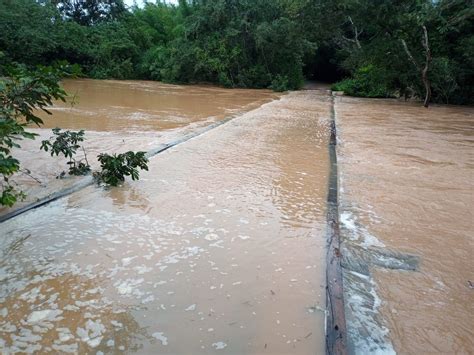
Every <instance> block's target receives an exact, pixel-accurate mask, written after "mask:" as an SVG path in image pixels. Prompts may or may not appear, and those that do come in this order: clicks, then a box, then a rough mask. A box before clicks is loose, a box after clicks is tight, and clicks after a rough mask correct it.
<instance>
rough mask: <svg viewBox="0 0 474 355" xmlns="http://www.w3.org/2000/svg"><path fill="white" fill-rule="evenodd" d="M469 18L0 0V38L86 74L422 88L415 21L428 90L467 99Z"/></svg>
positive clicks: (341, 9)
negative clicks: (319, 81)
mask: <svg viewBox="0 0 474 355" xmlns="http://www.w3.org/2000/svg"><path fill="white" fill-rule="evenodd" d="M473 18H474V6H472V2H471V1H466V0H438V1H431V0H400V1H393V0H377V1H375V0H180V1H179V4H178V5H170V4H165V3H164V2H161V1H156V2H155V3H152V2H147V3H146V4H145V5H144V6H143V7H142V8H139V7H136V6H134V7H132V8H128V9H127V8H126V7H125V6H124V4H123V2H122V1H121V0H107V1H106V0H101V1H99V0H64V1H58V0H36V1H35V0H0V50H3V51H4V52H5V54H6V55H7V56H8V59H10V60H12V61H17V62H21V63H24V64H27V65H36V64H43V65H48V64H50V63H51V62H52V61H53V60H67V61H69V62H70V63H77V64H79V65H81V67H82V69H83V72H84V73H85V74H86V75H87V76H90V77H93V78H116V79H131V78H140V79H152V80H162V81H167V82H178V83H179V82H181V83H193V82H212V83H217V84H219V85H223V86H227V87H255V88H272V89H274V90H278V91H283V90H287V89H296V88H299V87H300V86H301V85H302V83H303V82H304V79H305V76H306V77H307V78H316V79H325V80H329V81H335V80H339V79H343V78H347V80H344V81H343V82H341V83H339V84H338V85H336V86H335V88H337V89H343V90H344V91H346V92H347V93H349V94H351V95H358V96H369V97H386V96H388V97H390V96H404V95H405V96H412V95H415V96H418V97H423V95H424V90H425V88H424V86H423V82H422V80H421V76H420V68H419V67H422V66H423V65H424V62H425V52H426V51H425V49H424V47H423V46H422V44H421V41H422V39H423V31H422V26H425V27H426V28H427V33H428V37H429V43H430V51H431V55H432V60H430V61H429V69H428V77H429V80H430V82H431V88H432V91H433V100H434V101H437V102H445V103H446V102H449V103H472V102H473V100H474V99H473V97H474V84H473V83H474V62H473V60H474V59H473V58H474V35H473V33H474V21H473ZM402 40H403V41H405V43H406V45H407V48H408V49H409V51H410V54H411V55H412V57H413V60H411V59H410V58H409V56H408V54H407V51H406V50H405V48H404V46H403V44H402ZM414 61H415V62H417V63H419V67H417V66H415V65H414V64H413V63H414Z"/></svg>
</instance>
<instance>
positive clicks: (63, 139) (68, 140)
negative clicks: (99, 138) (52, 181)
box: [40, 128, 91, 177]
mask: <svg viewBox="0 0 474 355" xmlns="http://www.w3.org/2000/svg"><path fill="white" fill-rule="evenodd" d="M53 134H54V136H52V137H50V138H49V139H48V140H44V141H42V142H41V147H40V149H42V150H44V151H45V152H47V151H49V150H51V156H54V155H56V156H59V155H60V154H62V155H64V157H65V158H69V161H68V162H67V164H68V165H69V175H87V174H88V173H89V172H90V170H91V167H90V165H89V162H88V161H87V155H86V151H85V149H84V147H83V146H81V145H79V144H78V143H79V142H83V141H84V130H80V131H79V132H73V131H64V132H61V129H60V128H53ZM79 148H82V151H83V152H84V159H81V160H79V161H78V160H76V158H75V157H74V156H75V155H76V153H77V150H78V149H79ZM83 160H84V161H85V163H83ZM63 175H64V174H61V175H60V177H62V176H63Z"/></svg>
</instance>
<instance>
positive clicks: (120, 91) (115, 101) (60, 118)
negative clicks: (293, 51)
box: [0, 79, 279, 214]
mask: <svg viewBox="0 0 474 355" xmlns="http://www.w3.org/2000/svg"><path fill="white" fill-rule="evenodd" d="M63 85H64V88H65V90H66V91H67V92H68V94H69V95H70V97H69V98H68V101H67V103H62V102H59V103H56V104H55V105H54V106H53V107H51V108H50V109H49V110H50V111H51V112H52V113H53V115H52V116H48V115H46V114H41V117H42V118H43V119H44V122H45V125H44V126H42V127H44V128H42V129H38V128H37V127H36V126H33V125H32V126H31V128H30V131H32V132H34V133H37V134H39V137H37V138H36V139H35V140H24V141H22V143H21V146H22V147H21V149H18V150H16V151H15V152H14V154H15V157H17V158H18V159H19V160H20V163H21V165H22V167H24V168H27V169H29V170H30V171H31V175H32V176H33V177H34V178H35V179H36V180H35V179H32V178H31V177H29V176H28V175H25V174H18V175H17V176H15V179H14V180H15V182H16V183H18V184H19V187H20V188H21V189H22V190H23V191H25V192H26V194H27V198H26V200H25V201H23V202H20V203H18V204H17V205H16V206H17V207H19V206H22V205H25V204H28V203H31V202H32V201H35V200H37V199H39V198H43V197H45V196H48V195H50V194H52V193H53V192H55V191H58V190H61V189H64V188H67V187H70V186H72V185H73V184H75V183H76V182H77V180H78V179H77V178H73V177H68V178H67V179H61V180H57V179H56V177H57V176H58V175H59V174H61V172H63V171H65V170H67V164H66V162H67V161H66V159H63V158H61V157H50V156H49V154H48V153H46V152H44V151H40V150H39V148H40V145H41V140H43V139H48V138H49V137H50V136H51V135H52V132H51V128H54V127H60V128H62V129H70V130H80V129H84V130H85V131H86V141H85V142H84V147H85V150H86V154H87V158H88V161H89V163H90V164H91V166H92V167H93V169H95V168H97V167H98V165H99V164H98V162H97V160H96V156H97V155H98V154H100V153H109V154H112V153H123V152H125V151H128V150H134V151H138V150H141V151H149V150H152V149H155V148H156V147H159V146H160V145H162V144H166V143H170V142H173V141H174V140H176V139H178V138H181V137H183V136H185V135H186V134H190V133H193V132H199V131H200V130H202V129H203V128H204V127H206V126H208V125H209V124H212V123H215V122H219V121H221V120H222V119H224V118H228V117H232V116H238V115H239V114H242V113H244V112H247V111H249V110H252V109H254V108H257V107H259V106H260V105H262V104H263V103H265V102H269V101H271V100H274V99H277V98H278V97H279V95H277V94H275V93H273V92H271V91H268V90H243V89H242V90H230V89H222V88H216V87H206V86H186V87H185V86H177V85H168V84H162V83H158V82H151V81H115V80H89V79H84V80H65V81H64V83H63ZM77 158H78V159H82V158H84V154H83V153H82V151H81V150H79V151H78V154H77ZM5 212H6V211H5V209H3V210H2V209H0V214H1V213H5Z"/></svg>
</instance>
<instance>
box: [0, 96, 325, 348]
mask: <svg viewBox="0 0 474 355" xmlns="http://www.w3.org/2000/svg"><path fill="white" fill-rule="evenodd" d="M180 90H181V89H177V95H180V93H181V92H182V91H180ZM205 90H208V89H207V88H206V89H205ZM213 90H215V89H213ZM219 90H220V89H219ZM272 95H273V94H272ZM269 96H271V95H269V94H265V97H264V100H268V97H269ZM254 99H255V97H254ZM216 100H217V99H216ZM249 100H250V98H249ZM254 102H255V101H254ZM329 113H330V99H329V97H328V96H327V95H323V94H318V92H315V91H305V92H298V93H290V94H288V95H285V96H283V97H281V98H280V99H278V100H275V101H272V102H269V103H266V104H264V105H263V106H261V107H259V108H257V109H254V110H251V111H249V112H247V113H243V114H241V115H239V116H238V117H237V118H235V119H234V120H232V121H230V122H228V123H226V124H225V125H222V126H220V127H217V128H215V129H213V130H211V131H209V132H207V133H206V134H204V135H201V136H199V137H197V138H194V139H192V140H190V141H188V142H186V143H184V144H181V145H178V146H176V147H174V148H172V149H170V150H168V151H166V152H163V153H161V154H159V155H158V156H156V157H154V158H152V159H151V160H150V164H149V167H150V171H149V172H145V173H142V174H141V180H140V181H138V182H127V183H125V184H124V186H122V187H118V188H114V189H103V188H98V187H96V186H89V187H87V188H86V189H84V190H82V191H80V192H77V193H74V194H72V195H70V196H68V197H66V198H63V199H61V200H58V201H55V202H53V203H51V204H49V205H47V206H45V207H42V208H39V209H36V210H33V211H30V212H28V213H25V214H23V215H21V216H19V217H16V218H14V219H11V220H9V221H7V222H5V223H3V224H2V228H1V231H0V250H1V252H2V257H1V261H0V275H1V278H2V283H1V284H0V302H1V305H0V333H1V334H2V336H1V339H2V340H1V341H0V348H1V349H2V351H3V352H8V351H11V352H14V351H37V352H41V353H57V352H61V353H67V352H71V353H75V352H80V353H100V352H102V353H120V352H127V353H129V352H138V353H144V354H151V353H167V354H184V353H193V354H197V353H202V354H209V353H220V352H222V353H231V354H264V353H268V354H289V353H291V354H308V353H315V352H316V353H324V319H325V316H324V315H325V313H324V309H325V303H324V299H325V282H324V271H325V243H326V240H325V230H326V218H325V213H326V203H325V201H326V194H327V180H328V176H327V175H328V150H327V145H328V124H329ZM204 116H205V115H204ZM125 144H126V143H125Z"/></svg>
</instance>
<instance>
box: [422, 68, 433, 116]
mask: <svg viewBox="0 0 474 355" xmlns="http://www.w3.org/2000/svg"><path fill="white" fill-rule="evenodd" d="M421 79H422V80H423V85H425V91H426V95H425V102H424V104H423V106H425V107H428V106H429V104H430V100H431V84H430V79H428V66H426V67H425V68H424V69H423V71H422V73H421Z"/></svg>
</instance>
